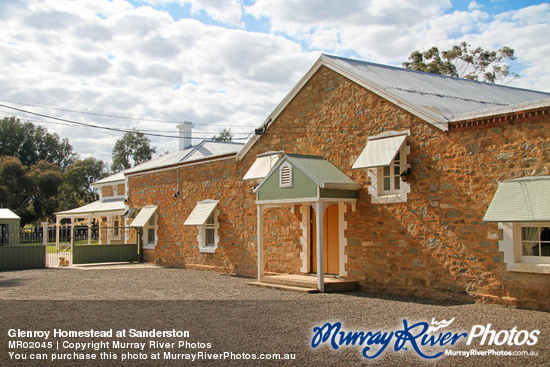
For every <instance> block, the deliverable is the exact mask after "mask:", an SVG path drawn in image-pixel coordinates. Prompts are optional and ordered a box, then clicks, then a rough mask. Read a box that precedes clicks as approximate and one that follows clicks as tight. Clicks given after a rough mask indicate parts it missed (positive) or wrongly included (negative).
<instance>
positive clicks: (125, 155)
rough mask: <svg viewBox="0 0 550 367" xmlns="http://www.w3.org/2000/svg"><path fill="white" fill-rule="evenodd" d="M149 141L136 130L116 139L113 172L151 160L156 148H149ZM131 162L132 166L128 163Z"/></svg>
mask: <svg viewBox="0 0 550 367" xmlns="http://www.w3.org/2000/svg"><path fill="white" fill-rule="evenodd" d="M150 144H151V141H150V140H149V138H148V137H146V136H145V135H144V134H143V133H140V132H138V131H137V130H136V129H134V130H133V131H129V132H127V133H125V134H124V135H123V136H122V138H120V139H118V140H117V141H116V143H115V147H114V148H113V165H112V166H111V168H112V170H113V172H119V171H122V170H125V169H128V168H130V167H133V166H135V165H137V164H140V163H143V162H146V161H148V160H150V159H151V157H152V155H153V153H155V152H156V148H155V147H153V148H151V146H150ZM130 158H131V159H132V161H133V164H132V163H131V161H130Z"/></svg>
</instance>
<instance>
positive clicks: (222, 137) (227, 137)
mask: <svg viewBox="0 0 550 367" xmlns="http://www.w3.org/2000/svg"><path fill="white" fill-rule="evenodd" d="M212 140H215V141H231V140H233V134H231V129H230V128H229V129H223V130H222V131H220V133H219V134H218V135H214V136H213V137H212Z"/></svg>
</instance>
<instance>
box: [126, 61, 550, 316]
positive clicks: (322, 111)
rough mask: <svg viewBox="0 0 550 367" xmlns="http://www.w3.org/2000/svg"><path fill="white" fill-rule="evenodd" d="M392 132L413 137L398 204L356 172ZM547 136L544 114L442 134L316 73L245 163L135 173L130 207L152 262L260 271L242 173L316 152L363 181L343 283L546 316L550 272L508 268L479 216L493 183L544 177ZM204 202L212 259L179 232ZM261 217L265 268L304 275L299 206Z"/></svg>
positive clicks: (492, 228)
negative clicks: (214, 237)
mask: <svg viewBox="0 0 550 367" xmlns="http://www.w3.org/2000/svg"><path fill="white" fill-rule="evenodd" d="M390 130H391V131H402V130H409V131H410V136H409V137H408V139H407V144H408V145H409V146H410V155H409V156H408V158H407V159H408V162H407V163H409V164H410V166H411V169H412V175H411V177H410V180H409V182H410V185H411V192H410V193H409V194H408V199H407V202H405V203H395V204H372V203H371V199H370V196H369V194H368V192H367V187H368V186H369V185H370V180H369V177H368V171H367V170H366V169H359V170H352V169H351V166H352V165H353V163H354V162H355V160H356V159H357V157H358V156H359V154H360V153H361V151H362V150H363V148H364V147H365V145H366V143H367V137H369V136H374V135H378V134H380V133H382V132H385V131H390ZM549 130H550V120H549V119H548V118H533V119H528V120H523V121H518V122H514V123H504V124H500V125H494V126H493V125H491V126H484V127H481V128H477V129H471V128H470V129H456V130H452V131H449V132H444V131H441V130H440V129H438V128H436V127H434V126H432V125H430V124H428V123H426V122H424V121H422V120H420V119H419V118H417V117H415V116H413V115H412V114H410V113H409V112H406V111H405V110H403V109H401V108H399V107H397V106H396V105H394V104H392V103H390V102H388V101H386V100H384V99H382V98H380V97H378V96H377V95H374V94H373V93H371V92H369V91H367V90H365V89H364V88H362V87H360V86H358V85H357V84H355V83H353V82H351V81H350V80H348V79H346V78H344V77H342V76H341V75H339V74H336V73H334V72H332V71H331V70H329V69H327V68H321V69H320V70H319V71H318V72H317V73H316V75H314V76H313V78H312V79H311V80H310V81H309V82H308V83H307V84H306V86H305V87H304V88H303V89H302V91H300V93H298V95H297V96H296V97H295V98H294V99H293V101H292V102H291V103H290V104H289V105H288V106H287V108H286V109H285V111H283V112H282V113H281V114H280V115H279V116H278V118H277V119H276V120H275V121H274V122H273V123H272V125H271V127H270V128H269V129H268V130H267V131H266V132H265V134H264V135H262V137H261V138H260V140H259V141H258V142H257V144H256V145H254V147H252V149H251V150H250V151H249V152H248V154H247V155H246V156H245V157H244V159H243V160H242V161H239V162H236V160H234V159H228V160H222V161H217V162H209V163H204V164H201V165H195V166H182V167H181V168H180V169H179V170H169V171H163V172H158V173H150V174H146V175H143V176H137V177H130V179H129V196H130V206H131V207H138V208H139V207H142V206H145V205H147V204H155V205H158V206H159V209H158V212H159V219H158V226H159V231H158V234H159V241H158V243H157V246H156V249H155V250H152V251H146V252H145V255H146V259H147V261H153V262H159V263H161V264H166V265H170V266H182V267H207V268H210V269H216V270H219V271H225V272H231V273H235V274H239V275H245V276H255V274H256V251H257V250H256V226H257V222H256V221H257V218H256V204H255V197H254V195H253V194H252V188H251V185H252V184H251V183H250V182H243V181H242V180H241V178H242V177H243V175H244V173H245V172H246V171H247V170H248V168H249V167H250V166H251V165H252V163H253V162H254V160H255V159H256V155H257V154H259V153H263V152H266V151H270V150H284V151H285V153H300V154H315V155H321V156H323V157H325V158H326V159H328V160H329V161H330V162H331V163H332V164H334V165H335V166H336V167H338V168H339V169H340V170H342V171H343V172H344V173H346V174H347V175H348V176H349V177H350V178H352V179H353V180H355V182H357V183H359V184H361V185H362V188H361V189H360V190H359V199H358V202H357V205H356V211H355V212H351V211H348V213H346V215H345V218H346V221H347V230H346V231H345V237H346V238H347V243H348V245H347V248H346V250H345V253H346V255H347V259H348V263H347V265H346V270H347V272H348V277H349V278H353V279H357V280H359V282H360V285H361V287H362V288H363V289H366V290H369V291H374V292H387V293H397V294H408V295H415V296H423V297H432V298H446V299H457V300H465V301H470V300H481V301H484V302H497V303H504V304H512V305H517V306H521V307H529V308H542V309H549V308H550V277H548V275H543V274H527V273H513V272H508V271H507V270H506V266H505V264H504V263H503V258H502V254H501V253H500V252H499V250H498V229H497V224H496V223H485V222H483V221H482V218H483V215H484V214H485V211H486V209H487V207H488V205H489V203H490V201H491V199H492V197H493V195H494V193H495V191H496V188H497V183H498V181H501V180H509V179H513V178H516V177H522V176H528V175H532V174H539V175H540V174H550V163H549V157H550V141H549V136H548V131H549ZM177 190H179V191H180V193H182V196H181V197H180V198H179V199H177V200H175V199H173V198H172V194H173V193H175V192H176V191H177ZM204 199H214V200H219V202H220V204H219V211H220V214H219V219H218V220H219V223H220V229H219V236H220V245H219V248H218V251H217V252H216V253H215V254H202V253H199V251H198V248H197V246H198V244H197V239H196V237H197V233H198V232H197V229H196V227H186V226H183V222H184V221H185V219H186V218H187V216H188V215H189V213H190V212H191V211H192V210H193V208H194V206H195V205H196V202H198V201H201V200H204ZM264 220H265V231H264V244H265V260H266V264H265V268H266V271H273V272H287V273H296V272H299V269H300V265H301V263H300V257H299V254H300V251H301V244H300V240H299V237H300V235H301V230H300V225H299V224H300V220H301V214H300V211H299V210H296V211H295V213H291V210H290V207H289V206H282V207H280V208H270V209H268V210H266V211H265V212H264Z"/></svg>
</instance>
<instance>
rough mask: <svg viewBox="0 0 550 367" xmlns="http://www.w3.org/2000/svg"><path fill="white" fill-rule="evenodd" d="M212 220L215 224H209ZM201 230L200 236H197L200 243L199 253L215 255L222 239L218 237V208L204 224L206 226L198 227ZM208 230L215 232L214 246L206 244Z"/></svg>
mask: <svg viewBox="0 0 550 367" xmlns="http://www.w3.org/2000/svg"><path fill="white" fill-rule="evenodd" d="M210 218H212V219H213V222H214V223H208V221H209V219H210ZM198 228H199V235H198V236H197V240H198V242H199V252H203V253H210V254H213V253H215V252H216V250H217V248H218V244H219V241H220V238H219V236H218V229H219V223H218V208H215V209H214V210H213V211H212V213H211V214H210V216H209V217H208V219H206V221H205V222H204V225H202V226H198ZM207 230H214V244H213V245H208V244H207V243H206V231H207Z"/></svg>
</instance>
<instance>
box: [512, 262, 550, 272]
mask: <svg viewBox="0 0 550 367" xmlns="http://www.w3.org/2000/svg"><path fill="white" fill-rule="evenodd" d="M507 269H508V271H512V272H521V273H538V274H550V264H526V263H513V264H507Z"/></svg>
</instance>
